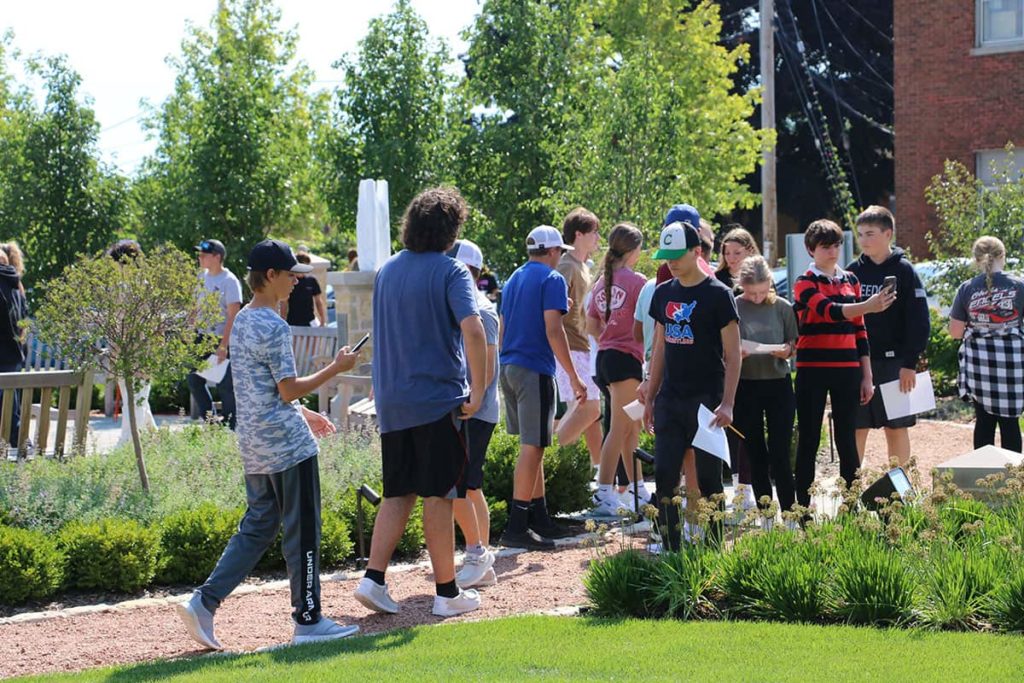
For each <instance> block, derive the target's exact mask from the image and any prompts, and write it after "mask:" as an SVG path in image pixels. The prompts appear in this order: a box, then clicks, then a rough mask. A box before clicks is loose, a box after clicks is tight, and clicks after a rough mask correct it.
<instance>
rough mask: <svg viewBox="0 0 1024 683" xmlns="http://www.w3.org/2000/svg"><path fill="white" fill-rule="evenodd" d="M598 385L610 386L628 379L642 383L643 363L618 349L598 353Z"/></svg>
mask: <svg viewBox="0 0 1024 683" xmlns="http://www.w3.org/2000/svg"><path fill="white" fill-rule="evenodd" d="M596 379H597V385H598V386H608V385H609V384H614V383H616V382H622V381H625V380H627V379H635V380H636V381H638V382H642V381H643V379H644V366H643V363H641V362H640V361H638V360H637V359H636V358H634V357H633V356H632V355H630V354H628V353H625V352H623V351H619V350H618V349H605V350H604V351H598V352H597V378H596Z"/></svg>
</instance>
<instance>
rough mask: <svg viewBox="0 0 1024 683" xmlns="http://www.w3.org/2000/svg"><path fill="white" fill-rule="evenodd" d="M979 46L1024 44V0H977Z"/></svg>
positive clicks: (993, 46)
mask: <svg viewBox="0 0 1024 683" xmlns="http://www.w3.org/2000/svg"><path fill="white" fill-rule="evenodd" d="M977 24H978V47H983V48H986V47H992V48H1000V47H1017V46H1018V45H1024V0H977Z"/></svg>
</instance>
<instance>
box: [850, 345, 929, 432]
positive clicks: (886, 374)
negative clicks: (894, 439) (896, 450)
mask: <svg viewBox="0 0 1024 683" xmlns="http://www.w3.org/2000/svg"><path fill="white" fill-rule="evenodd" d="M901 367H903V363H902V362H901V360H900V359H899V358H872V359H871V378H872V381H873V382H874V383H875V395H874V396H872V397H871V400H870V401H869V402H868V404H867V405H866V406H859V407H858V408H857V421H856V426H857V429H878V428H880V427H888V428H889V429H905V428H907V427H913V426H914V425H916V424H917V416H915V415H907V416H906V417H898V418H896V419H895V420H890V419H888V418H887V417H886V414H885V404H884V403H883V402H882V391H881V390H880V389H879V388H878V385H880V384H885V383H886V382H892V381H895V380H898V379H899V378H900V368H901Z"/></svg>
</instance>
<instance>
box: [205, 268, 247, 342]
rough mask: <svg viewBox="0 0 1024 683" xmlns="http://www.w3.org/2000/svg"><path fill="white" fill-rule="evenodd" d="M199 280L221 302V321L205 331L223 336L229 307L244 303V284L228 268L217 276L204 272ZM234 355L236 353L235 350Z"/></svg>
mask: <svg viewBox="0 0 1024 683" xmlns="http://www.w3.org/2000/svg"><path fill="white" fill-rule="evenodd" d="M199 279H200V281H202V283H203V287H204V288H205V289H206V291H208V292H214V293H215V294H217V298H218V301H219V302H220V320H219V321H218V322H217V324H216V325H214V326H213V327H211V328H210V329H208V330H203V331H204V332H207V333H212V334H216V335H218V336H220V335H223V334H224V326H225V325H226V324H227V321H228V305H229V304H240V303H242V283H240V282H239V281H238V278H237V277H235V274H234V273H232V272H231V271H230V270H228V269H227V268H225V269H224V270H222V271H220V272H219V273H217V274H216V275H210V273H209V271H206V270H204V271H203V272H202V273H200V274H199ZM232 353H234V350H233V349H232Z"/></svg>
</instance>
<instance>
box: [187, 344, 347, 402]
mask: <svg viewBox="0 0 1024 683" xmlns="http://www.w3.org/2000/svg"><path fill="white" fill-rule="evenodd" d="M291 332H292V354H294V356H295V372H296V376H297V377H305V376H306V375H311V374H313V373H314V372H316V371H317V370H319V369H321V368H323V367H325V366H326V365H327V364H329V363H330V362H331V361H332V360H334V356H335V355H336V354H337V353H338V330H337V328H334V327H295V326H293V327H292V328H291ZM317 397H318V399H319V401H320V405H321V406H322V407H321V410H326V406H327V405H328V403H329V401H330V398H331V394H330V390H329V389H328V388H327V387H326V386H324V387H321V388H320V389H319V390H318V391H317ZM190 403H191V407H190V414H191V415H192V416H193V417H197V416H198V413H199V410H198V408H197V406H196V402H195V399H191V400H190ZM236 404H237V397H236Z"/></svg>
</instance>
